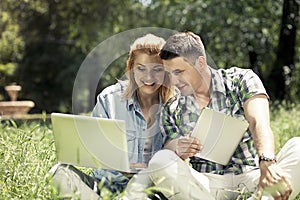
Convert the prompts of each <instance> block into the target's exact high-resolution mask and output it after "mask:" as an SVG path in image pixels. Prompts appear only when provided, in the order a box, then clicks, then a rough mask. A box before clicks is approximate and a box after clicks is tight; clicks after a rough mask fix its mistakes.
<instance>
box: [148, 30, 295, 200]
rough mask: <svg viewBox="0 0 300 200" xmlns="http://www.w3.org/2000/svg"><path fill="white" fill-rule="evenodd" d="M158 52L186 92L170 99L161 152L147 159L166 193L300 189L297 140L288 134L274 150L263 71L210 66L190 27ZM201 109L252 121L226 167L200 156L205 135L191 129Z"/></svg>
mask: <svg viewBox="0 0 300 200" xmlns="http://www.w3.org/2000/svg"><path fill="white" fill-rule="evenodd" d="M160 57H161V58H162V59H163V64H164V65H165V67H166V68H168V70H169V72H170V73H171V75H172V83H173V84H174V85H175V86H176V87H177V88H178V89H179V90H180V92H181V94H179V95H176V96H175V97H173V98H172V99H170V100H169V101H168V102H167V103H166V104H165V107H164V110H163V112H162V117H161V120H162V121H161V122H162V124H161V125H162V127H163V130H162V132H163V134H164V135H165V136H166V141H165V144H164V150H161V151H159V152H157V153H156V154H155V155H154V157H153V158H152V159H151V161H150V163H149V168H150V169H151V170H152V173H151V178H152V180H153V181H154V182H155V183H156V185H157V186H159V187H161V188H164V189H167V190H166V191H169V193H168V192H165V196H168V197H169V198H170V199H236V198H237V196H238V194H239V192H237V191H241V190H244V191H247V192H252V193H255V194H256V195H257V196H258V198H260V197H262V196H266V198H268V199H272V198H275V199H289V198H290V199H293V198H294V197H295V196H296V195H297V194H298V193H299V191H300V179H299V178H300V172H299V170H298V169H299V167H300V147H299V146H300V138H299V137H295V138H292V139H290V140H289V141H288V142H287V143H286V144H285V145H284V147H283V148H282V150H281V151H280V152H279V154H278V155H277V156H276V155H275V145H274V135H273V132H272V130H271V128H270V123H269V103H268V95H267V93H266V91H265V88H264V86H263V84H262V82H261V80H260V79H259V77H258V76H257V75H256V74H255V73H254V72H253V71H252V70H250V69H241V68H237V67H233V68H230V69H219V70H216V69H213V68H211V67H209V66H208V65H207V62H206V54H205V49H204V46H203V44H202V41H201V39H200V37H199V36H197V35H195V34H193V33H191V32H186V33H178V34H175V35H173V36H171V37H170V38H169V39H168V40H167V42H166V44H165V45H164V47H163V49H162V50H161V53H160ZM204 107H209V108H210V109H213V110H215V111H218V112H222V113H225V114H227V115H231V116H233V117H236V118H240V119H245V120H247V121H248V123H249V129H248V130H247V131H246V133H245V134H244V136H243V138H242V140H241V141H240V144H239V145H238V146H237V148H236V151H235V152H234V154H233V155H232V158H231V160H230V161H229V163H228V164H227V165H226V166H224V165H221V164H217V163H215V162H212V161H208V160H204V159H202V158H199V157H196V156H195V154H196V153H199V152H201V149H202V143H201V142H202V141H199V140H198V139H196V138H193V137H191V136H189V134H190V132H191V131H192V130H193V129H194V127H195V124H196V121H197V119H198V117H199V115H200V113H201V110H202V109H203V108H204ZM232 128H234V127H232ZM208 137H209V136H208ZM224 151H226V149H224ZM220 154H222V152H220ZM187 162H188V163H187Z"/></svg>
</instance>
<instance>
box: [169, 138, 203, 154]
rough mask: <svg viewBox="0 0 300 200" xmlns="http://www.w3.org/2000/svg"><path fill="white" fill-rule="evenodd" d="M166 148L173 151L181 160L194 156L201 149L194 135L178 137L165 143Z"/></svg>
mask: <svg viewBox="0 0 300 200" xmlns="http://www.w3.org/2000/svg"><path fill="white" fill-rule="evenodd" d="M165 148H166V149H170V150H172V151H174V152H175V153H176V154H177V155H178V156H179V157H180V158H181V159H182V160H186V159H187V158H189V157H192V156H194V155H195V154H196V153H199V152H200V151H201V150H202V145H201V144H200V142H199V140H198V139H197V138H195V137H190V136H188V137H179V138H176V139H173V140H171V141H170V142H168V143H167V144H166V145H165Z"/></svg>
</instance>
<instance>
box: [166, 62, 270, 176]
mask: <svg viewBox="0 0 300 200" xmlns="http://www.w3.org/2000/svg"><path fill="white" fill-rule="evenodd" d="M210 70H211V72H212V81H211V93H210V103H209V105H208V107H209V108H211V109H213V110H216V111H219V112H222V113H225V114H228V115H231V116H233V117H237V118H240V119H245V117H244V110H243V103H244V102H246V101H247V100H248V99H249V98H251V97H252V96H254V95H257V94H265V95H267V94H266V90H265V88H264V86H263V84H262V82H261V80H260V79H259V77H258V76H257V75H256V74H255V73H254V72H253V71H252V70H250V69H241V68H237V67H233V68H230V69H227V70H225V69H219V70H215V69H212V68H210ZM200 112H201V110H200V108H199V106H198V104H197V102H196V100H195V98H194V96H181V95H180V94H178V95H176V96H174V97H173V98H171V99H170V100H169V101H168V102H167V103H166V104H165V107H164V109H163V112H162V117H161V123H162V126H161V127H162V133H163V135H164V137H165V142H168V141H170V140H172V139H174V138H177V137H180V136H185V135H188V134H189V133H190V132H191V131H192V130H193V128H194V127H195V124H196V122H197V119H198V117H199V115H200ZM233 128H234V127H233ZM255 156H256V149H255V147H254V142H253V138H252V137H251V133H250V131H249V130H247V132H246V133H245V135H244V136H243V138H242V140H241V142H240V144H239V145H238V147H237V149H236V151H235V152H234V154H233V156H232V158H231V160H230V162H229V163H228V164H227V166H223V165H220V164H217V163H214V162H210V161H207V160H204V159H201V158H198V157H191V158H190V163H191V164H192V166H193V168H194V169H196V170H197V171H199V172H203V173H205V172H207V173H216V174H224V173H234V174H240V173H242V172H243V170H244V169H245V168H254V167H256V162H255Z"/></svg>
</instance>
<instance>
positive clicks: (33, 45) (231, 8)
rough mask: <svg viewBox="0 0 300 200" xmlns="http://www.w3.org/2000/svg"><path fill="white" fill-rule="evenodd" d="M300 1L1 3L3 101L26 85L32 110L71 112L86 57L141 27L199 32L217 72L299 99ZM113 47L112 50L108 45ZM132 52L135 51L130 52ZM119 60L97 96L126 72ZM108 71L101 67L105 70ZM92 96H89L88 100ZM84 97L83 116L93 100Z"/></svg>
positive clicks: (280, 97)
mask: <svg viewBox="0 0 300 200" xmlns="http://www.w3.org/2000/svg"><path fill="white" fill-rule="evenodd" d="M299 4H300V1H299V0H275V1H274V0H264V1H261V0H247V1H244V0H241V1H232V0H198V1H192V0H122V1H120V0H98V1H96V0H1V2H0V34H1V35H0V101H8V100H9V97H8V95H7V93H6V92H5V90H4V87H5V86H6V85H9V84H11V83H12V82H16V83H17V84H18V85H21V86H22V90H21V91H20V93H19V95H18V99H19V100H22V99H24V100H26V99H30V100H32V101H34V102H35V107H34V108H33V109H31V110H30V113H41V112H42V111H46V112H47V113H50V112H54V111H56V112H72V90H73V85H74V81H75V78H76V74H77V71H78V69H79V67H80V65H81V64H82V62H83V61H84V59H85V57H86V56H87V55H88V54H89V52H90V51H92V50H93V49H94V48H95V47H96V46H97V45H98V44H99V43H101V42H102V41H104V40H105V39H107V38H109V37H111V36H112V35H115V34H117V33H121V32H122V31H126V30H129V29H134V28H139V27H162V28H167V29H172V30H176V31H192V32H194V33H196V34H199V35H200V36H201V37H202V40H203V42H204V45H205V47H206V50H207V53H208V54H209V55H210V57H212V59H213V61H214V62H215V64H216V65H217V67H218V68H229V67H232V66H238V67H242V68H251V69H253V70H254V71H255V72H256V73H257V74H258V75H259V76H260V77H261V79H262V81H263V83H264V84H265V86H266V89H267V90H268V93H269V95H270V98H271V101H272V102H279V103H280V102H282V101H285V102H293V103H298V102H299V100H300V62H299V61H300V56H299V55H300V46H299V44H300V42H299V41H300V35H299V30H298V28H299V21H300V20H299ZM108 48H109V47H108ZM128 50H129V47H128ZM126 58H127V55H123V56H120V57H119V58H118V59H116V60H115V61H114V62H113V63H112V64H111V65H110V67H109V68H108V69H107V70H106V71H105V73H104V74H103V75H102V76H101V77H102V78H101V79H100V81H99V82H98V83H90V84H97V91H98V92H100V91H101V90H102V89H103V88H104V87H106V86H108V85H110V84H113V83H115V82H116V78H120V77H121V76H122V75H123V73H124V69H125V61H126ZM99 67H101V66H99ZM86 94H87V95H93V96H92V97H90V98H92V99H94V98H95V95H94V94H89V93H88V92H86V91H82V95H86ZM85 101H86V100H85V98H83V100H82V105H81V107H82V111H83V112H88V111H89V109H90V107H89V106H88V102H85Z"/></svg>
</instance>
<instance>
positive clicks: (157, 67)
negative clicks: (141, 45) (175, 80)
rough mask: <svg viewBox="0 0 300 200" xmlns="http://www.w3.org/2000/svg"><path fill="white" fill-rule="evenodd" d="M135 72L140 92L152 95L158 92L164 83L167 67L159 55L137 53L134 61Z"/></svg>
mask: <svg viewBox="0 0 300 200" xmlns="http://www.w3.org/2000/svg"><path fill="white" fill-rule="evenodd" d="M133 74H134V80H135V82H136V84H137V86H138V88H139V89H138V90H139V92H140V93H143V94H146V95H151V94H154V93H156V92H158V89H159V87H160V86H161V85H162V84H163V82H164V77H165V69H164V67H163V65H162V60H161V59H160V57H159V56H158V55H151V56H150V55H148V54H146V53H137V54H136V56H135V60H134V63H133Z"/></svg>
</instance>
